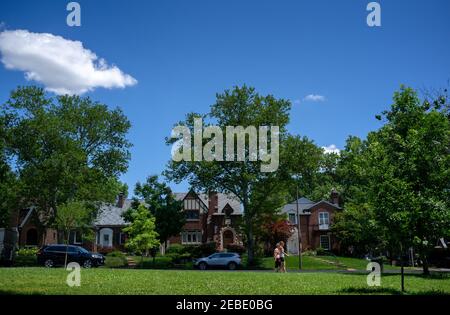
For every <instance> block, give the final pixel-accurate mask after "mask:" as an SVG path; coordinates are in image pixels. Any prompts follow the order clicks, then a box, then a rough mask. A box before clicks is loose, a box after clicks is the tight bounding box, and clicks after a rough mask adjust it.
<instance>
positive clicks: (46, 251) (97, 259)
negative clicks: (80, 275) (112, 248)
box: [37, 245, 105, 268]
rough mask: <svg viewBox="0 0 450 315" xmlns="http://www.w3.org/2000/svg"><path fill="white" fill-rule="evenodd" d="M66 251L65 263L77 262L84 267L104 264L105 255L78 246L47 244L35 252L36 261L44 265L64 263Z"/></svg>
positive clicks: (49, 266) (50, 265) (51, 265)
mask: <svg viewBox="0 0 450 315" xmlns="http://www.w3.org/2000/svg"><path fill="white" fill-rule="evenodd" d="M66 252H67V263H69V262H77V263H79V264H80V266H83V267H84V268H91V267H98V266H101V265H104V264H105V256H103V255H101V254H97V253H91V252H89V251H87V250H86V249H84V248H83V247H80V246H74V245H47V246H43V247H42V248H41V249H40V250H39V252H38V253H37V259H38V263H39V264H41V265H44V266H45V267H48V268H51V267H53V266H58V265H59V266H61V265H64V262H65V257H66Z"/></svg>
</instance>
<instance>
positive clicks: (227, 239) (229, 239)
mask: <svg viewBox="0 0 450 315" xmlns="http://www.w3.org/2000/svg"><path fill="white" fill-rule="evenodd" d="M233 243H234V235H233V232H232V231H230V230H226V231H225V232H223V248H227V246H228V245H230V244H233Z"/></svg>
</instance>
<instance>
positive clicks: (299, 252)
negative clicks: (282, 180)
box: [296, 183, 302, 270]
mask: <svg viewBox="0 0 450 315" xmlns="http://www.w3.org/2000/svg"><path fill="white" fill-rule="evenodd" d="M296 186H297V201H296V206H297V232H298V268H299V269H300V270H302V232H301V229H300V213H299V211H298V183H296Z"/></svg>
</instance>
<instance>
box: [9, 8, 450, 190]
mask: <svg viewBox="0 0 450 315" xmlns="http://www.w3.org/2000/svg"><path fill="white" fill-rule="evenodd" d="M68 2H69V1H63V0H58V1H55V0H47V1H20V0H15V1H1V2H0V23H2V25H3V26H2V29H7V30H18V29H23V30H28V31H29V32H33V33H51V34H53V35H58V36H61V37H63V38H65V39H67V40H72V41H75V40H76V41H80V42H82V44H83V47H84V48H86V49H89V50H91V51H92V52H94V53H95V54H96V55H98V56H99V57H101V58H104V59H105V60H106V61H107V62H108V64H109V65H115V66H117V67H118V68H120V70H121V71H123V73H124V74H128V75H130V76H132V77H133V78H135V79H136V80H137V84H135V85H130V86H127V87H125V88H123V89H122V88H112V89H105V88H101V87H99V88H96V89H94V90H93V91H90V92H87V93H85V94H84V95H89V96H91V97H92V98H93V99H95V100H98V101H101V102H104V103H106V104H108V105H109V106H111V107H115V106H120V107H121V108H122V109H123V110H124V112H125V114H126V115H127V116H128V117H129V119H130V121H131V123H132V128H131V130H130V133H129V139H130V140H131V142H132V143H133V145H134V147H133V148H132V160H131V162H130V167H129V170H128V172H127V173H126V174H124V175H123V176H122V180H123V181H125V182H126V183H128V185H129V186H130V192H131V191H132V188H133V187H134V184H135V183H136V181H138V180H139V181H143V180H145V178H146V176H148V175H150V174H158V173H160V172H161V171H162V170H163V168H164V166H165V164H166V163H167V161H168V160H169V159H170V147H167V146H166V145H165V144H164V138H165V137H166V136H168V135H170V131H171V128H172V126H173V124H174V123H176V122H177V121H179V120H181V119H183V117H184V115H185V114H186V113H187V112H190V111H196V112H201V113H204V112H206V111H208V108H209V106H210V105H211V104H213V102H214V99H215V94H216V93H217V92H221V91H223V90H224V89H227V88H231V87H233V86H235V85H242V84H247V85H250V86H254V87H255V88H256V89H257V90H258V91H259V92H260V93H262V94H269V93H270V94H273V95H275V96H276V97H279V98H286V99H290V100H292V101H293V107H292V111H291V123H290V126H289V130H290V131H291V132H292V133H297V134H301V135H306V136H308V137H309V138H311V139H313V140H314V141H315V143H316V144H318V145H320V146H329V145H332V144H334V145H336V146H337V147H338V148H342V147H343V146H344V144H345V139H346V138H347V137H348V135H357V136H360V137H364V136H365V135H366V134H367V133H368V132H369V131H371V130H374V129H376V128H378V127H379V126H380V123H379V122H378V121H376V120H375V119H374V116H375V115H376V114H378V113H380V112H381V111H382V110H384V109H386V108H388V106H389V105H390V104H391V97H392V94H393V92H394V91H395V90H397V89H398V88H399V86H400V84H406V85H409V86H412V87H414V88H418V89H422V88H433V87H434V88H439V87H444V86H445V85H446V84H447V81H448V80H449V79H450V58H449V56H450V1H448V0H395V1H393V0H390V1H387V0H384V1H378V2H379V3H380V4H381V8H382V26H381V27H375V28H370V27H368V26H367V24H366V16H367V14H368V12H367V11H366V6H367V4H368V3H369V2H370V1H368V0H342V1H335V0H328V1H326V0H314V1H313V0H309V1H299V0H297V1H287V0H285V1H265V0H216V1H210V0H179V1H174V0H164V1H162V0H161V1H143V0H142V1H137V0H135V1H132V0H128V1H93V0H89V1H78V2H79V3H80V5H81V23H82V25H81V27H69V26H67V24H66V16H67V14H68V12H67V11H66V5H67V3H68ZM64 80H68V81H70V80H71V78H70V77H67V78H64ZM34 83H35V82H33V81H27V80H26V79H25V78H24V72H23V71H18V70H10V69H6V68H5V66H4V65H3V64H1V65H0V102H4V101H6V99H7V98H8V96H9V92H10V91H11V90H12V89H14V88H15V87H16V86H18V85H24V84H34ZM307 95H321V96H323V97H324V98H325V100H324V101H316V102H314V101H306V100H305V97H306V96H307ZM296 100H300V102H298V101H296ZM172 186H173V187H174V188H175V190H185V189H187V185H186V184H181V185H178V186H177V185H172Z"/></svg>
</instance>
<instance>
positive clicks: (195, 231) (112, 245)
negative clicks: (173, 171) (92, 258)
mask: <svg viewBox="0 0 450 315" xmlns="http://www.w3.org/2000/svg"><path fill="white" fill-rule="evenodd" d="M175 197H176V199H178V200H180V201H182V202H183V211H184V212H185V214H186V224H185V225H184V227H183V230H182V232H181V233H180V235H177V236H175V237H172V238H170V239H169V242H168V243H169V246H170V244H176V243H178V244H186V245H187V244H191V245H193V244H196V245H198V244H204V243H209V242H216V244H217V249H218V250H223V249H225V248H226V246H227V245H228V244H242V241H241V238H240V236H239V234H238V231H237V226H238V224H239V220H240V218H241V217H242V211H241V207H240V203H239V202H238V201H237V199H236V198H234V197H232V196H230V195H226V194H221V193H209V194H196V193H195V192H194V191H192V190H191V191H189V192H187V193H176V194H175ZM131 204H132V200H131V199H126V198H125V197H124V196H123V195H119V196H118V198H117V202H116V203H115V204H104V205H102V206H101V207H100V211H99V214H98V216H97V219H96V220H95V221H94V225H93V230H94V234H95V239H94V240H92V241H89V240H86V239H84V238H83V236H82V235H81V234H80V233H78V232H76V231H74V232H72V233H70V236H69V243H70V244H72V245H78V246H83V247H84V248H86V249H88V250H91V251H95V252H97V251H98V252H101V253H107V252H110V251H112V250H124V249H125V248H124V245H125V242H126V238H127V236H126V234H125V233H123V228H124V227H126V226H127V225H128V223H127V222H125V221H124V219H123V217H122V214H123V213H124V212H125V211H127V210H128V209H129V208H130V207H131ZM36 220H37V216H36V213H35V211H34V210H33V208H30V209H24V210H20V211H17V212H16V213H15V214H14V215H13V216H12V219H11V223H10V228H9V229H8V230H9V231H11V233H9V234H11V235H12V234H14V235H12V236H11V237H10V238H12V239H14V240H15V241H14V242H15V243H17V245H18V246H19V247H36V246H37V247H40V246H43V245H46V244H47V245H48V244H56V243H57V242H58V232H57V231H56V230H54V229H46V230H45V231H43V230H42V229H39V228H38V227H37V225H36V224H35V222H37V221H36ZM3 234H4V233H3ZM3 234H2V235H3ZM9 234H8V235H9Z"/></svg>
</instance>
